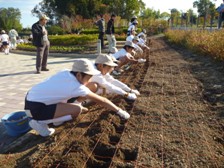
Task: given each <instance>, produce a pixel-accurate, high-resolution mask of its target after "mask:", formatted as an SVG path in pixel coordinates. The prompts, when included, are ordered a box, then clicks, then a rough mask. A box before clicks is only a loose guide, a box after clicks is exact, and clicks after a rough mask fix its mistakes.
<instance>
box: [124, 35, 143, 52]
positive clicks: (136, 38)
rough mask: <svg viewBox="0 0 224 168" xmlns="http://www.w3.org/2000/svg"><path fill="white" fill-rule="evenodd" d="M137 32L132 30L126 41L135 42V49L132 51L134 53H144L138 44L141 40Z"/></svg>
mask: <svg viewBox="0 0 224 168" xmlns="http://www.w3.org/2000/svg"><path fill="white" fill-rule="evenodd" d="M135 34H136V33H135V31H132V33H131V34H130V35H129V36H128V37H127V38H126V41H131V42H133V43H134V46H135V49H134V50H133V51H132V53H133V55H135V54H136V52H135V51H137V52H140V53H141V54H143V50H142V49H141V47H139V45H138V42H139V40H140V39H139V38H138V37H137V36H135Z"/></svg>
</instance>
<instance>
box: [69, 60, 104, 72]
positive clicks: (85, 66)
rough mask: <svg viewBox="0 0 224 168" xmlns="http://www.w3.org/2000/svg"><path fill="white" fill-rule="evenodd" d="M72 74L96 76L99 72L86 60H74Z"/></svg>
mask: <svg viewBox="0 0 224 168" xmlns="http://www.w3.org/2000/svg"><path fill="white" fill-rule="evenodd" d="M72 71H73V72H83V73H85V74H88V75H97V74H99V73H100V72H99V71H98V70H96V69H95V68H94V66H93V63H92V62H91V61H89V60H88V59H78V60H75V61H74V63H73V66H72Z"/></svg>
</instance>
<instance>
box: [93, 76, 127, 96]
mask: <svg viewBox="0 0 224 168" xmlns="http://www.w3.org/2000/svg"><path fill="white" fill-rule="evenodd" d="M90 81H91V82H96V83H98V84H99V85H100V87H102V88H105V89H106V93H115V94H119V95H124V94H126V92H129V91H130V90H131V89H130V88H129V87H128V86H127V85H125V84H124V83H122V82H121V81H119V80H117V79H114V78H113V77H112V76H111V75H110V74H109V73H107V74H106V75H102V74H98V75H93V76H92V78H91V79H90Z"/></svg>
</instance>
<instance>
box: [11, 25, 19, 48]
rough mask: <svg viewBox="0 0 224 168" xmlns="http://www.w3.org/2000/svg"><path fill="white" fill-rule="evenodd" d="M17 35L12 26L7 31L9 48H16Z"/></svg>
mask: <svg viewBox="0 0 224 168" xmlns="http://www.w3.org/2000/svg"><path fill="white" fill-rule="evenodd" d="M17 37H18V33H17V31H16V30H15V29H14V28H12V29H11V30H10V31H9V40H10V42H11V48H12V49H16V46H17V44H16V41H17Z"/></svg>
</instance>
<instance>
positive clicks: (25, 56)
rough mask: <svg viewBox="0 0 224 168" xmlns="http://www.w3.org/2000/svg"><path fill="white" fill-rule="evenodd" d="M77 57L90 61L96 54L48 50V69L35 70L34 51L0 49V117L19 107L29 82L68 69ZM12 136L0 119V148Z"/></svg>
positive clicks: (30, 83)
mask: <svg viewBox="0 0 224 168" xmlns="http://www.w3.org/2000/svg"><path fill="white" fill-rule="evenodd" d="M80 57H84V58H89V59H90V60H92V61H94V59H95V57H96V54H91V55H88V54H84V55H81V54H63V55H62V54H50V56H49V58H48V68H49V69H50V71H48V72H41V74H35V72H36V70H35V59H36V56H35V53H29V52H26V53H19V54H18V53H17V54H13V53H10V54H9V55H5V54H4V53H2V52H0V118H2V117H3V116H4V115H6V114H9V113H12V112H16V111H21V110H23V109H24V98H25V95H26V93H27V91H28V90H29V89H30V88H31V87H32V86H33V85H35V84H37V83H39V82H40V81H42V80H44V79H45V78H48V77H50V76H51V75H53V74H55V73H56V72H58V71H60V70H62V69H71V67H72V64H73V61H74V60H75V59H77V58H80ZM14 139H15V138H12V137H9V136H8V135H7V133H6V131H5V129H4V127H3V124H2V123H1V122H0V148H1V145H3V144H4V145H5V143H6V142H7V143H10V141H13V140H14Z"/></svg>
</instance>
